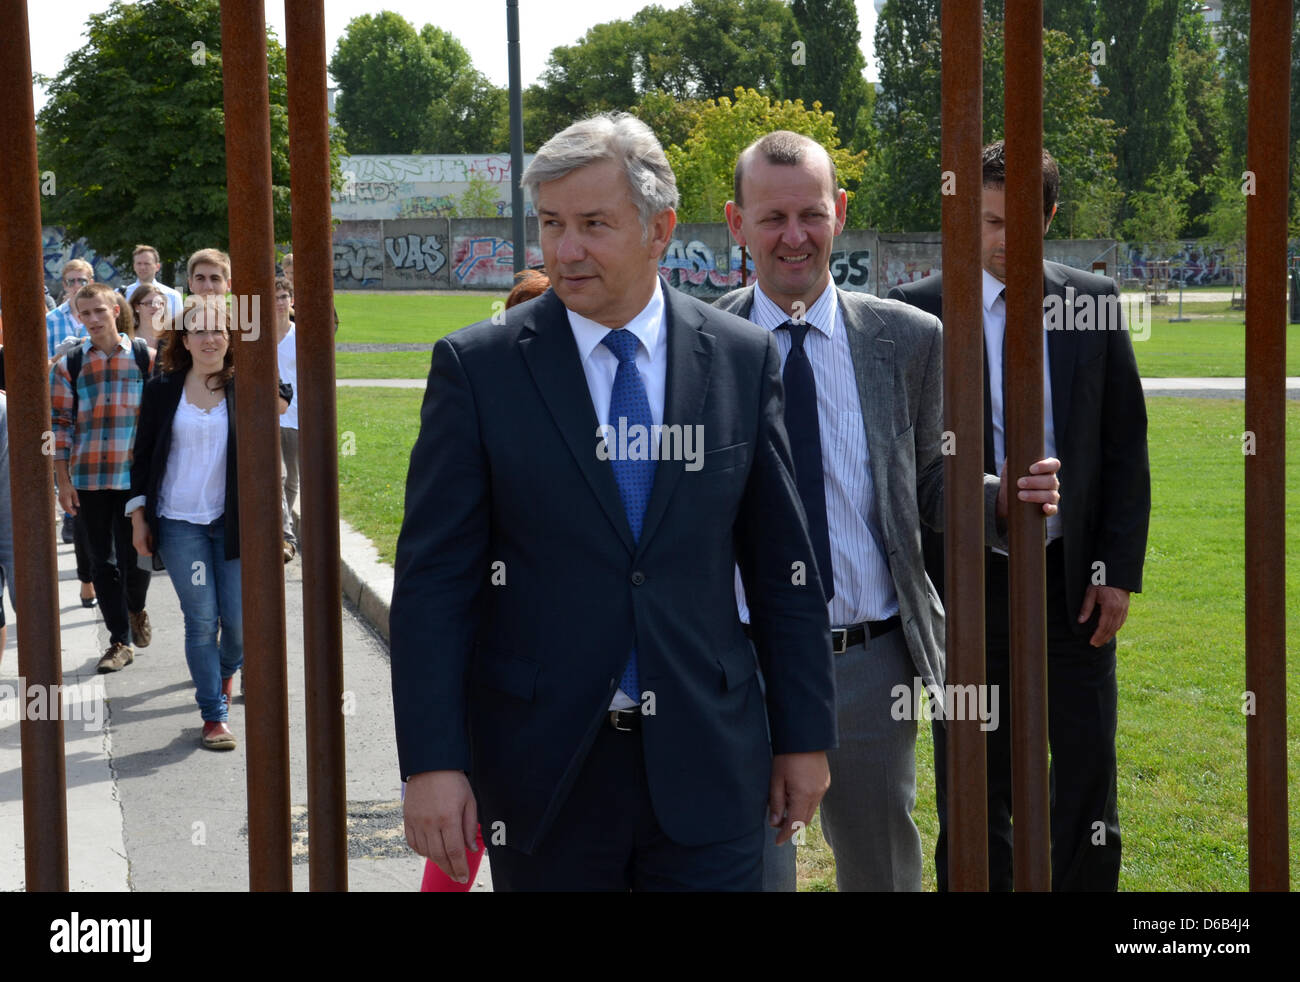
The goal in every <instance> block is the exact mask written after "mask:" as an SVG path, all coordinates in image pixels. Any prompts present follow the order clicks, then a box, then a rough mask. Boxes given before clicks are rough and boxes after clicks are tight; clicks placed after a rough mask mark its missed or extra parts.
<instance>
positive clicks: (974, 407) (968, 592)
mask: <svg viewBox="0 0 1300 982" xmlns="http://www.w3.org/2000/svg"><path fill="white" fill-rule="evenodd" d="M982 19H983V12H982V11H981V9H980V5H979V4H977V3H971V4H957V3H948V4H944V5H943V8H942V23H941V25H940V26H941V29H942V36H943V39H944V42H945V43H944V45H943V52H942V57H943V75H942V100H943V102H942V110H941V123H942V125H941V127H940V128H941V130H942V133H943V149H942V160H943V170H944V176H945V178H947V177H951V179H952V180H954V181H955V187H954V189H953V190H955V191H956V193H955V194H945V195H944V196H943V257H942V269H943V322H944V332H943V369H944V371H943V407H944V428H945V429H946V430H948V431H949V432H950V433H952V434H954V435H955V437H956V441H957V451H958V452H957V453H952V454H948V455H947V456H945V457H944V461H943V467H944V470H943V481H944V488H945V492H944V502H945V506H944V542H945V543H946V544H947V551H946V552H945V554H944V582H945V584H946V585H947V586H946V595H945V597H944V603H945V604H946V605H947V613H948V618H947V625H948V640H947V644H948V677H947V680H946V681H948V682H949V683H951V684H954V685H959V686H965V685H975V686H979V687H981V688H982V687H983V686H984V684H985V672H984V503H983V481H984V391H983V375H984V326H983V311H982V304H981V292H982V282H983V277H982V275H981V270H980V264H979V263H978V262H973V261H972V259H973V257H975V256H978V255H979V254H980V191H981V183H982V182H981V176H980V142H981V134H982V130H983V125H984V124H983V106H982V105H981V98H982V93H983V83H982V82H981V77H982V72H983V52H982V45H983V30H984V25H983V23H982ZM944 725H945V728H946V730H947V733H946V736H947V745H948V774H947V781H948V887H949V889H950V890H987V889H988V888H989V851H988V826H989V814H988V791H987V760H986V756H985V736H984V732H983V731H982V730H981V729H980V721H979V720H978V719H974V718H972V719H969V720H967V719H961V720H956V719H949V720H947V721H946V723H945V724H944Z"/></svg>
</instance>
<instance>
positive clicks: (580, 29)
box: [3, 0, 876, 112]
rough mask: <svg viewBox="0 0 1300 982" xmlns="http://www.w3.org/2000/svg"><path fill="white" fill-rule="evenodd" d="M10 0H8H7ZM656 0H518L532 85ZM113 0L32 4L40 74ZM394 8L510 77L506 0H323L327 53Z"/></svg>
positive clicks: (862, 18) (488, 70)
mask: <svg viewBox="0 0 1300 982" xmlns="http://www.w3.org/2000/svg"><path fill="white" fill-rule="evenodd" d="M3 2H10V0H3ZM650 2H652V0H519V35H520V39H521V43H520V68H521V71H522V73H523V84H524V87H525V88H527V87H528V85H530V84H531V83H532V82H534V81H536V80H537V77H538V76H539V75H541V73H542V71H543V69H544V68H545V67H546V59H547V56H548V55H550V53H551V49H552V48H554V47H556V46H557V45H561V44H572V43H573V42H575V41H577V40H578V39H579V38H581V37H582V35H583V34H585V33H586V32H587V29H588V28H589V27H592V26H593V25H595V24H600V23H604V22H606V21H611V20H624V19H627V18H630V17H631V16H632V15H633V14H635V13H636V12H637V11H638V10H640V9H641V8H642V7H645V6H648V5H649V3H650ZM653 2H657V3H658V5H659V6H661V7H666V8H674V7H680V6H682V5H683V4H684V3H685V2H686V0H653ZM856 3H857V7H858V26H859V28H860V30H861V31H862V51H863V54H864V55H865V56H866V59H867V77H868V78H869V79H872V80H874V79H875V78H876V71H875V62H874V60H873V58H872V50H871V48H872V38H873V37H874V35H875V30H876V9H875V4H874V2H873V0H856ZM110 5H111V4H110V3H109V2H108V0H57V2H49V0H38V2H31V0H29V2H28V4H27V16H28V18H29V21H28V22H29V24H30V31H31V37H32V49H33V50H32V71H33V72H35V73H36V74H38V75H51V76H53V75H57V74H58V72H59V71H60V69H62V68H63V64H64V61H65V59H66V58H67V56H68V55H69V54H70V53H71V52H73V51H75V50H76V49H77V48H79V47H81V46H82V45H83V44H85V42H86V35H85V30H84V29H85V25H86V20H87V18H88V17H89V16H90V15H91V14H92V13H102V12H103V11H105V10H107V9H108V8H109V6H110ZM378 10H392V11H395V12H397V13H399V14H401V15H402V16H403V17H405V18H406V19H407V20H408V21H410V22H411V23H412V24H414V25H415V27H416V28H417V29H419V28H420V27H422V26H423V25H424V24H426V23H432V24H435V25H436V26H438V27H440V28H442V29H443V30H445V31H450V32H451V33H452V34H454V35H455V36H456V38H457V39H458V40H459V41H460V42H461V44H463V45H465V48H466V50H468V51H469V53H470V57H471V58H472V59H473V60H474V66H475V67H476V68H477V69H478V70H479V71H481V72H483V74H484V75H486V76H487V77H488V78H489V79H490V80H491V81H492V82H493V83H495V84H496V85H501V86H504V85H506V84H507V82H508V81H509V63H508V60H507V59H508V55H507V51H506V4H505V0H379V2H378V3H376V2H375V0H325V35H326V44H327V47H328V54H330V55H332V54H333V53H334V47H335V45H336V44H337V43H338V39H339V36H340V35H341V34H342V33H343V31H344V29H345V28H346V27H347V25H348V21H350V20H351V19H352V18H353V17H359V16H361V15H362V14H367V13H375V12H377V11H378ZM266 12H267V13H266V19H267V24H268V25H270V26H271V27H272V28H274V30H275V32H276V34H277V36H278V37H279V38H280V40H281V41H283V40H284V4H283V3H281V2H279V0H271V2H270V3H267V4H266ZM35 97H36V111H37V112H40V109H41V106H42V105H44V103H45V95H44V92H43V90H42V89H41V88H40V87H37V88H36V90H35Z"/></svg>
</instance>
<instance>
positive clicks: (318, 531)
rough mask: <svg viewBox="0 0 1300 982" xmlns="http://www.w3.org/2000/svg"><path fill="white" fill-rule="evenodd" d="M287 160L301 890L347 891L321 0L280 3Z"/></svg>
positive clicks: (340, 588) (326, 111)
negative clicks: (302, 782)
mask: <svg viewBox="0 0 1300 982" xmlns="http://www.w3.org/2000/svg"><path fill="white" fill-rule="evenodd" d="M284 15H285V47H286V52H287V56H288V61H289V167H290V172H291V173H292V174H293V180H292V182H291V184H290V201H291V204H292V206H293V255H294V260H295V263H294V269H295V276H294V295H295V303H294V314H295V318H296V330H295V334H296V336H297V353H298V390H297V392H295V393H294V398H295V399H297V400H298V426H299V432H300V433H301V444H300V448H299V452H300V454H301V459H302V473H304V474H309V475H311V479H310V480H308V481H304V482H303V484H302V541H303V542H304V543H305V544H306V546H307V548H306V549H305V550H304V551H303V554H302V565H303V571H302V572H303V576H302V584H303V589H302V619H303V644H304V648H305V652H304V655H305V657H304V660H305V663H306V664H305V670H306V677H307V678H309V679H311V685H309V686H307V841H308V848H309V853H310V863H311V888H312V889H313V890H346V889H347V888H348V830H347V777H346V773H345V764H346V762H345V754H344V740H343V713H342V700H343V611H342V596H343V584H342V575H341V573H340V570H339V461H338V423H337V419H336V416H337V413H336V409H335V401H336V400H335V388H334V386H335V382H334V318H333V312H334V253H333V245H332V229H333V226H332V225H331V223H330V147H329V105H328V101H327V93H326V86H325V4H324V2H323V0H293V2H292V3H290V2H288V0H286V2H285V5H284Z"/></svg>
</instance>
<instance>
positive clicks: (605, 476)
mask: <svg viewBox="0 0 1300 982" xmlns="http://www.w3.org/2000/svg"><path fill="white" fill-rule="evenodd" d="M533 306H534V307H535V308H536V310H535V311H534V312H530V314H529V316H528V317H527V318H526V319H525V320H524V326H523V329H522V330H521V332H520V336H519V351H520V354H521V356H522V357H523V359H524V363H525V364H526V365H527V366H528V370H529V372H531V373H532V376H533V384H534V385H536V386H537V391H538V392H539V393H540V394H541V397H542V401H543V402H544V403H545V404H546V408H547V409H548V410H549V411H550V413H551V417H552V418H553V419H554V420H555V425H556V427H557V428H558V429H559V431H560V436H561V437H562V438H563V439H564V442H565V443H566V444H567V445H568V448H569V453H571V454H572V455H573V460H574V463H576V464H577V465H578V470H579V471H581V472H582V476H583V477H584V478H585V479H586V481H587V483H588V484H589V485H591V490H592V492H593V493H594V494H595V495H596V500H597V501H599V502H600V507H601V508H602V510H603V511H604V512H605V516H606V517H607V518H608V519H609V522H610V524H611V525H612V526H613V527H614V530H615V531H616V532H617V533H618V536H619V538H620V539H621V540H622V541H623V545H624V546H625V547H626V548H627V550H628V552H633V551H634V545H635V544H634V543H633V541H632V529H631V527H630V526H629V525H628V523H627V514H626V512H625V511H624V510H623V500H622V498H620V497H619V494H618V484H617V483H616V482H615V480H614V469H613V468H612V467H610V465H609V461H607V460H598V459H597V458H596V435H597V432H596V427H597V425H598V422H597V419H596V411H595V409H593V408H592V405H591V391H590V389H588V388H587V376H586V375H585V373H584V372H583V370H582V362H581V361H580V360H579V358H578V346H577V344H575V343H574V340H573V332H572V331H571V330H570V329H569V317H568V313H567V311H565V309H564V304H563V303H561V302H560V299H559V297H557V296H556V295H555V294H554V293H553V292H549V293H547V294H546V295H545V296H544V297H543V298H542V299H541V300H540V301H539V302H538V303H536V304H534V305H533Z"/></svg>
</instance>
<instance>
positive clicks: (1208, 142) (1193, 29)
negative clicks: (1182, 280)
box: [1174, 3, 1227, 237]
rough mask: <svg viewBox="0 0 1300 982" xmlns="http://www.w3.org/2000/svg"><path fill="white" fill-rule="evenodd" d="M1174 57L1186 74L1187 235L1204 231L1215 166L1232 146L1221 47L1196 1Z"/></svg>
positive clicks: (1188, 8) (1190, 6)
mask: <svg viewBox="0 0 1300 982" xmlns="http://www.w3.org/2000/svg"><path fill="white" fill-rule="evenodd" d="M1181 17H1182V20H1181V24H1180V30H1179V35H1178V38H1177V42H1176V48H1175V53H1174V55H1175V57H1176V58H1177V59H1178V63H1179V67H1180V71H1181V74H1182V77H1183V81H1184V84H1185V91H1186V101H1187V137H1188V140H1189V141H1190V144H1191V149H1190V151H1189V153H1188V156H1187V177H1188V180H1189V181H1191V184H1192V192H1191V195H1190V196H1189V197H1188V199H1187V216H1188V222H1187V225H1186V226H1185V227H1184V229H1183V234H1184V235H1188V236H1195V237H1199V236H1203V235H1205V234H1206V232H1207V230H1208V226H1207V224H1206V222H1207V215H1208V213H1209V211H1210V209H1211V207H1212V206H1213V203H1214V188H1215V171H1216V170H1217V168H1218V166H1219V161H1220V158H1221V157H1222V156H1223V152H1224V150H1225V148H1226V146H1227V121H1226V119H1225V118H1224V113H1223V74H1222V71H1221V69H1220V67H1219V58H1218V55H1219V48H1218V45H1217V44H1215V42H1214V38H1213V36H1212V35H1211V34H1210V29H1209V25H1208V24H1207V23H1206V22H1205V18H1204V17H1202V16H1201V15H1200V12H1199V10H1198V9H1197V4H1195V3H1189V4H1188V5H1187V6H1186V7H1184V9H1183V12H1182V15H1181Z"/></svg>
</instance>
